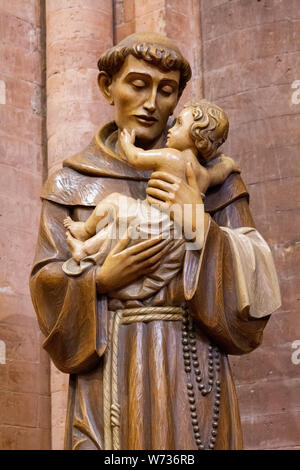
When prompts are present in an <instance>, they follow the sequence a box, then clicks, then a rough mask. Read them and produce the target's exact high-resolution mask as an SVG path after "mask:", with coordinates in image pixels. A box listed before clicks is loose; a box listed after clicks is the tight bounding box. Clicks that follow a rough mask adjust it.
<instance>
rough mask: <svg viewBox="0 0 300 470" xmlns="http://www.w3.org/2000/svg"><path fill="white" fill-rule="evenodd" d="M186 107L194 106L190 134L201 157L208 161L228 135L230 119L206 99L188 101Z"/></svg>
mask: <svg viewBox="0 0 300 470" xmlns="http://www.w3.org/2000/svg"><path fill="white" fill-rule="evenodd" d="M184 107H185V108H192V113H193V118H194V124H193V125H192V127H191V130H190V135H191V137H192V139H193V140H194V141H195V145H196V147H197V149H198V151H199V153H200V155H201V157H202V158H203V159H204V160H206V161H208V160H211V159H212V158H214V157H215V155H216V151H217V149H218V148H219V147H220V145H222V144H223V143H224V142H225V140H226V139H227V136H228V131H229V121H228V117H227V115H226V113H225V112H224V111H223V109H222V108H220V107H219V106H217V105H216V104H213V103H210V102H209V101H206V100H200V101H197V102H191V103H187V104H186V105H185V106H184Z"/></svg>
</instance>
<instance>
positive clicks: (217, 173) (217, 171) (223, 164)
mask: <svg viewBox="0 0 300 470" xmlns="http://www.w3.org/2000/svg"><path fill="white" fill-rule="evenodd" d="M207 171H208V174H209V181H210V183H209V186H216V185H218V184H221V183H223V182H224V181H225V180H226V178H227V176H228V175H230V173H232V172H233V171H235V172H238V173H240V172H241V169H240V168H239V166H238V165H237V164H236V163H235V161H234V160H233V159H232V158H230V157H226V156H225V155H223V154H222V155H221V161H220V162H219V163H216V164H215V165H214V166H213V167H210V168H207Z"/></svg>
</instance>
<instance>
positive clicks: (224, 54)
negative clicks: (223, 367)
mask: <svg viewBox="0 0 300 470" xmlns="http://www.w3.org/2000/svg"><path fill="white" fill-rule="evenodd" d="M201 24H202V49H203V74H204V80H203V91H204V95H205V97H206V98H207V99H211V100H213V101H216V102H217V103H218V104H219V105H220V106H223V107H224V108H225V109H226V111H227V112H228V114H229V119H230V133H229V139H228V144H226V152H227V153H228V154H229V155H231V156H232V157H233V158H235V159H236V160H237V162H238V163H239V164H240V166H241V168H242V175H243V178H244V180H245V182H246V184H247V186H248V189H249V192H250V203H251V210H252V213H253V216H254V219H255V221H256V224H257V228H258V230H259V231H260V232H261V233H262V235H263V236H264V237H265V238H266V240H267V242H268V243H269V245H270V247H271V249H272V252H273V255H274V259H275V263H276V266H277V270H278V274H279V280H280V287H281V293H282V300H283V303H282V308H281V309H280V310H279V311H278V312H277V313H275V314H274V316H273V317H271V320H270V321H269V324H268V326H267V328H266V330H265V334H264V340H263V344H262V346H261V347H260V348H259V349H258V350H257V351H255V352H253V353H251V354H249V355H246V356H243V357H238V358H231V363H232V366H233V372H234V376H235V378H236V384H237V392H238V396H239V401H240V409H241V415H242V423H243V429H244V437H245V447H246V448H252V449H253V448H254V449H272V448H276V449H279V448H292V449H295V448H300V425H299V423H300V420H299V417H300V399H299V397H300V379H299V372H300V364H299V365H297V364H293V362H292V353H293V351H294V350H293V349H292V344H293V342H294V341H296V340H299V339H300V331H299V300H300V299H299V292H300V276H299V261H300V242H299V233H300V217H299V215H300V192H299V185H300V165H299V153H300V132H299V129H300V100H299V102H298V103H297V101H298V100H297V99H296V97H295V89H294V88H293V87H292V85H293V83H294V82H295V80H297V79H300V10H299V2H298V1H297V0H289V1H287V0H282V1H278V0H264V1H260V2H258V1H256V0H248V1H246V2H245V1H244V0H232V1H229V0H227V1H224V0H222V1H220V0H214V1H212V0H202V1H201ZM294 86H295V85H294ZM299 87H300V83H299V86H298V88H299ZM293 94H294V98H293Z"/></svg>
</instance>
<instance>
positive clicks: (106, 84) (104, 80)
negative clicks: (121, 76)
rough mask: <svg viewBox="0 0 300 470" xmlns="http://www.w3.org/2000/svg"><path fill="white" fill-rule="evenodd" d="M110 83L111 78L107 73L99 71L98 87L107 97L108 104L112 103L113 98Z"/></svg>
mask: <svg viewBox="0 0 300 470" xmlns="http://www.w3.org/2000/svg"><path fill="white" fill-rule="evenodd" d="M111 84H112V78H111V77H110V76H109V75H108V73H106V72H104V71H101V72H100V73H99V75H98V85H99V88H100V90H101V92H102V94H103V96H104V98H106V99H107V101H108V102H109V104H111V105H113V104H114V100H113V96H112V90H111Z"/></svg>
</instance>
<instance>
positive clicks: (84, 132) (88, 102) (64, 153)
mask: <svg viewBox="0 0 300 470" xmlns="http://www.w3.org/2000/svg"><path fill="white" fill-rule="evenodd" d="M46 23H47V46H46V57H47V137H48V165H49V171H50V172H52V171H55V169H57V168H58V167H60V166H61V163H62V160H63V159H64V158H66V157H68V156H70V155H72V154H74V153H77V152H78V151H80V150H81V149H83V148H84V147H85V146H86V145H87V144H88V143H89V141H90V140H91V138H92V136H93V135H94V133H95V131H96V130H97V128H99V127H100V126H101V125H102V124H104V123H105V122H107V121H109V120H110V119H111V117H112V112H111V109H110V107H109V106H108V105H106V103H105V102H104V100H103V98H102V96H101V95H100V91H99V90H98V85H97V73H98V72H97V61H98V59H99V57H100V55H101V54H102V52H103V51H105V50H106V49H107V48H109V47H111V46H112V44H113V19H112V2H111V1H108V0H46ZM51 371H52V372H51V391H52V448H53V449H62V448H63V436H64V425H65V414H66V400H67V388H68V376H67V375H65V374H62V373H60V372H59V371H57V370H56V369H55V368H54V366H53V365H52V369H51Z"/></svg>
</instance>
